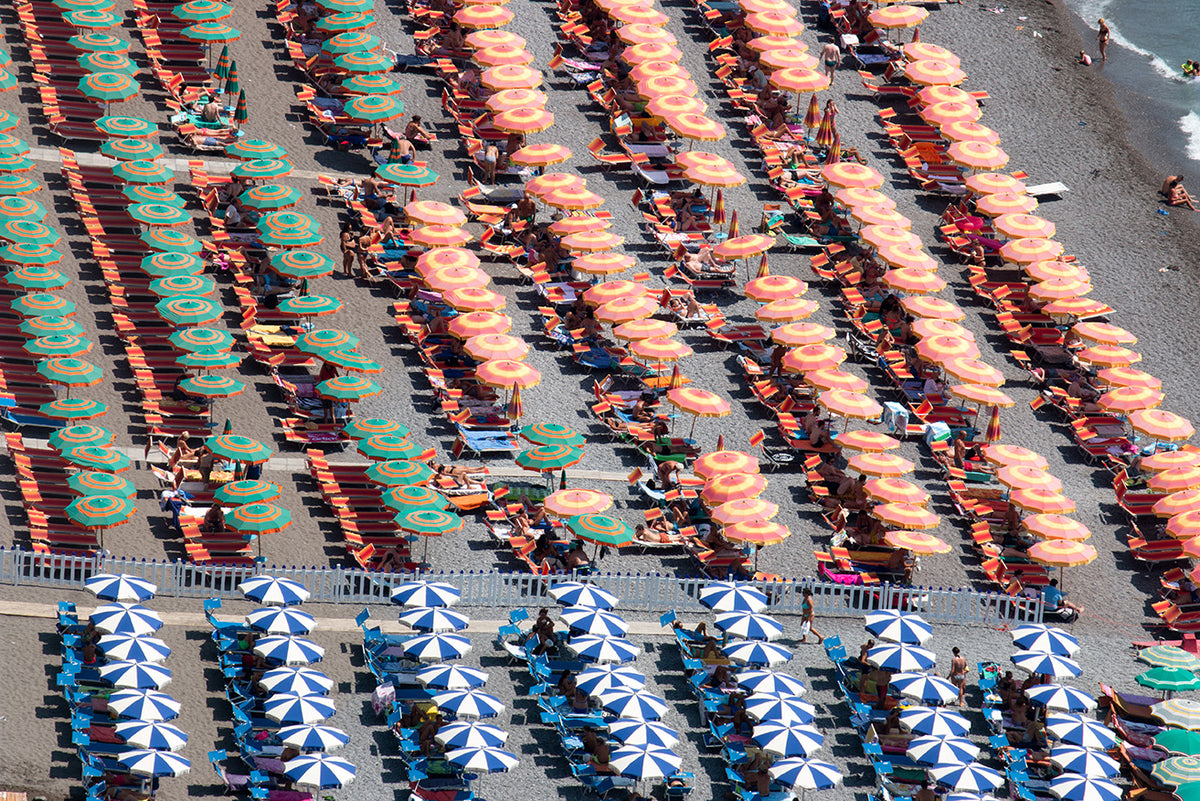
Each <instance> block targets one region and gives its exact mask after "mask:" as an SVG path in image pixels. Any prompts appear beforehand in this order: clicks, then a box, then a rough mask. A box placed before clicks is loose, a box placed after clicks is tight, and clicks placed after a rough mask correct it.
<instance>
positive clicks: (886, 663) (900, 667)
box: [867, 643, 937, 673]
mask: <svg viewBox="0 0 1200 801" xmlns="http://www.w3.org/2000/svg"><path fill="white" fill-rule="evenodd" d="M867 663H868V664H870V665H874V666H875V667H877V668H883V669H884V670H891V671H894V672H897V673H909V672H915V671H920V670H929V669H930V668H931V667H933V666H934V665H935V664H936V663H937V657H936V656H935V655H934V653H933V651H930V650H927V649H925V648H921V647H920V646H917V645H904V644H900V643H885V644H884V645H877V646H875V647H874V648H872V649H871V650H869V651H867Z"/></svg>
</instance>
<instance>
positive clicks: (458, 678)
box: [417, 665, 488, 690]
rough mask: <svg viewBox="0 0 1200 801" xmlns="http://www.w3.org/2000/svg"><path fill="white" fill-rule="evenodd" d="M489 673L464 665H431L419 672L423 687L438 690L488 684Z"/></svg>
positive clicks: (461, 688)
mask: <svg viewBox="0 0 1200 801" xmlns="http://www.w3.org/2000/svg"><path fill="white" fill-rule="evenodd" d="M487 680H488V674H487V673H485V672H484V671H482V670H476V669H475V668H469V667H464V666H462V665H431V666H429V667H427V668H422V669H421V670H419V671H418V672H417V681H418V682H420V684H421V686H423V687H432V688H434V689H438V690H469V689H472V688H474V687H482V686H483V685H484V684H487Z"/></svg>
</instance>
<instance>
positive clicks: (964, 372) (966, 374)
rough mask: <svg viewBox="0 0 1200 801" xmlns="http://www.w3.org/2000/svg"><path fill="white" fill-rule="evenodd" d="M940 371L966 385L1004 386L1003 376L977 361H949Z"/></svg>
mask: <svg viewBox="0 0 1200 801" xmlns="http://www.w3.org/2000/svg"><path fill="white" fill-rule="evenodd" d="M942 370H944V371H945V373H946V375H949V376H952V377H954V378H957V379H958V380H959V381H962V382H963V383H966V384H982V385H983V386H985V387H999V386H1003V384H1004V374H1003V373H1001V372H1000V371H999V370H997V369H996V368H995V367H992V366H991V365H990V364H987V363H986V362H983V361H981V360H979V359H951V360H950V361H948V362H946V363H945V364H943V365H942Z"/></svg>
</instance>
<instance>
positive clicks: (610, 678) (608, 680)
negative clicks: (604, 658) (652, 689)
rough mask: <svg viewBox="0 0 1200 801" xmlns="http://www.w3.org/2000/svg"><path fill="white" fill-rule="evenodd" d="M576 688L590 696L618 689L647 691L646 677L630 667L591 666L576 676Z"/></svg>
mask: <svg viewBox="0 0 1200 801" xmlns="http://www.w3.org/2000/svg"><path fill="white" fill-rule="evenodd" d="M575 686H576V687H578V688H579V689H580V690H582V691H583V692H585V693H587V694H588V695H592V696H599V695H601V694H603V693H606V692H608V691H609V690H616V689H618V688H625V687H627V688H630V689H633V690H642V689H645V687H646V677H645V676H644V675H642V673H641V672H640V671H638V670H635V669H634V668H632V667H629V666H628V665H589V666H588V668H587V670H584V671H581V672H580V673H579V674H578V675H577V676H575Z"/></svg>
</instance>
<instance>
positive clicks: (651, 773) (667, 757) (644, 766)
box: [608, 745, 683, 781]
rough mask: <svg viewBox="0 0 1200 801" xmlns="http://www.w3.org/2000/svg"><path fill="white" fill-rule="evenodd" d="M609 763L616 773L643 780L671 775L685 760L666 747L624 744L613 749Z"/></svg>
mask: <svg viewBox="0 0 1200 801" xmlns="http://www.w3.org/2000/svg"><path fill="white" fill-rule="evenodd" d="M608 764H609V768H610V769H611V770H613V771H615V772H616V773H619V774H620V775H622V776H629V777H631V778H633V779H637V780H639V781H641V780H643V779H661V778H664V777H666V776H670V775H672V774H674V773H675V772H676V771H678V770H679V767H680V766H681V765H682V764H683V761H682V760H681V759H680V758H679V757H678V756H677V755H676V754H675V752H673V751H671V750H669V749H666V748H647V747H643V746H634V745H623V746H621V747H620V748H617V749H614V750H613V751H612V754H611V756H610V759H609V763H608Z"/></svg>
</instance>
